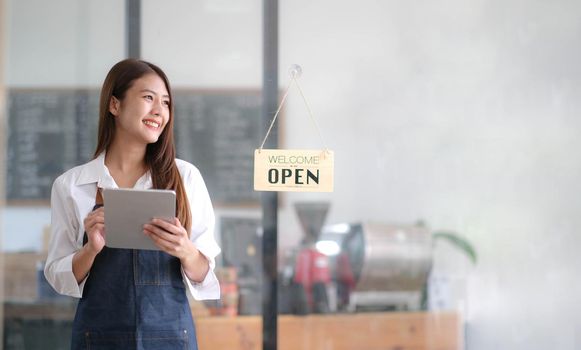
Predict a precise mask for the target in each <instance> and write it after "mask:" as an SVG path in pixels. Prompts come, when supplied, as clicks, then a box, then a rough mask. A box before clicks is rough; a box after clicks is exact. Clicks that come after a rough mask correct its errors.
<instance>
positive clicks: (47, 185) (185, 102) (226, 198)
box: [6, 89, 263, 205]
mask: <svg viewBox="0 0 581 350" xmlns="http://www.w3.org/2000/svg"><path fill="white" fill-rule="evenodd" d="M98 102H99V92H98V91H97V90H90V89H78V90H76V89H75V90H65V89H61V90H56V89H55V90H49V89H46V90H20V89H13V90H11V91H9V98H8V157H7V160H8V166H7V181H6V186H7V188H6V195H7V199H8V200H9V201H20V200H47V199H49V197H50V189H51V185H52V182H53V181H54V179H55V178H56V177H57V176H58V175H60V174H61V173H63V172H64V171H66V170H68V169H70V168H72V167H74V166H76V165H79V164H82V163H84V162H86V161H88V160H89V159H90V158H91V156H92V154H93V152H94V148H95V145H96V139H97V124H98ZM174 106H175V115H176V121H175V130H174V131H175V135H176V146H177V155H178V157H179V158H181V159H184V160H187V161H189V162H191V163H193V164H195V165H196V166H197V167H198V168H199V169H200V171H201V173H202V175H203V176H204V179H205V181H206V184H207V186H208V190H209V191H210V196H211V197H212V199H213V200H214V202H216V203H218V204H233V205H237V204H247V203H257V202H258V194H256V193H255V192H254V190H253V179H252V176H253V151H254V149H255V148H256V147H258V146H259V145H260V141H261V139H260V135H261V133H262V130H263V126H262V125H261V122H260V113H261V95H260V91H258V90H257V91H234V90H231V91H229V90H226V91H200V90H176V91H174Z"/></svg>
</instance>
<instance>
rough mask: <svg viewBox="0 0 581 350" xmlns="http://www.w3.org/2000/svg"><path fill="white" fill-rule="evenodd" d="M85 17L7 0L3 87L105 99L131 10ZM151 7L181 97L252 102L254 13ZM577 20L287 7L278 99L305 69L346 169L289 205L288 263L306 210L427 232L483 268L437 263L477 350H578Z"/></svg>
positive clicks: (489, 11) (103, 7)
mask: <svg viewBox="0 0 581 350" xmlns="http://www.w3.org/2000/svg"><path fill="white" fill-rule="evenodd" d="M82 4H83V3H77V2H75V1H72V0H69V1H65V0H59V1H51V2H50V4H49V3H46V2H42V1H32V0H28V1H8V7H9V11H10V14H11V16H10V18H11V25H10V36H9V41H8V49H9V51H8V74H7V81H8V83H9V85H10V86H45V85H46V86H69V85H90V86H99V85H100V83H101V81H102V79H103V76H104V74H105V72H106V71H107V69H108V68H109V67H110V65H111V64H112V62H115V61H116V60H117V59H118V58H120V57H121V56H122V55H123V49H122V47H123V41H122V36H121V34H120V32H121V30H122V27H123V24H122V22H123V16H124V12H123V9H122V8H121V6H119V5H118V2H116V1H113V0H110V1H106V2H103V1H99V2H89V4H84V5H82ZM143 4H144V5H143V6H144V16H143V18H142V23H143V54H144V55H143V56H144V57H145V58H147V59H149V60H152V61H154V62H156V63H159V64H160V65H161V66H162V67H164V68H166V70H167V71H168V74H169V76H170V78H171V79H172V81H173V82H174V85H176V86H194V87H222V88H230V87H251V88H255V87H260V84H261V79H262V78H261V66H260V65H261V60H262V56H261V51H260V50H261V34H260V33H261V2H260V1H257V0H253V1H242V2H238V1H236V2H235V1H227V0H219V1H218V0H213V1H210V0H207V1H201V0H200V1H185V0H183V1H173V2H164V3H163V5H161V3H160V2H157V1H153V0H145V1H144V2H143ZM579 13H581V3H579V2H575V1H568V0H555V1H550V2H549V1H524V0H510V1H499V0H492V1H480V0H470V1H461V0H446V1H438V2H433V1H373V0H362V1H359V2H356V3H355V2H346V1H344V2H338V1H330V0H321V1H306V0H293V1H281V2H280V85H281V88H284V87H285V86H286V84H287V82H288V75H287V68H288V66H289V65H290V64H292V63H299V64H301V65H302V67H303V70H304V74H303V77H302V78H301V80H300V83H301V86H302V88H303V90H304V92H305V94H306V96H307V98H308V100H309V103H310V105H311V108H312V110H313V112H314V114H315V117H316V118H317V120H318V122H319V125H320V127H321V129H322V133H323V136H324V139H325V144H326V145H327V146H328V147H330V148H331V149H333V150H334V151H335V153H336V160H335V162H336V165H335V176H336V178H335V181H336V184H335V186H336V190H335V192H334V193H332V194H284V195H282V197H281V199H282V201H281V203H282V206H281V210H280V223H279V235H280V238H279V240H280V243H281V247H283V248H284V247H289V246H292V245H294V244H296V242H298V241H299V239H300V237H301V233H300V228H299V226H298V222H297V220H296V216H295V214H294V212H293V209H292V203H293V202H294V201H298V200H319V199H321V200H329V201H331V203H332V206H331V210H330V213H329V216H328V219H327V223H338V222H351V221H360V220H364V221H380V222H396V223H406V224H407V223H413V222H415V221H416V220H418V219H423V220H425V221H426V222H427V223H428V224H429V226H430V227H432V228H433V229H448V230H455V231H458V232H460V233H462V234H463V235H465V236H466V237H468V238H469V239H470V240H471V241H472V242H473V243H474V245H475V246H476V249H477V251H478V254H479V261H478V264H477V265H476V266H471V265H470V263H469V262H468V261H467V259H465V258H464V256H462V255H461V254H459V253H458V252H457V251H455V250H454V249H452V248H451V247H450V246H447V245H445V244H438V245H437V247H436V251H435V267H434V271H435V273H438V274H439V275H440V276H447V277H448V279H449V280H450V281H451V282H450V283H451V286H450V288H451V290H452V291H453V293H452V294H453V295H454V298H453V301H452V305H453V307H455V308H457V309H459V310H460V311H461V312H463V314H464V317H465V318H466V322H467V333H466V336H467V344H466V347H467V348H468V349H471V350H490V349H523V350H524V349H526V350H529V349H548V348H552V349H571V350H572V349H578V348H579V347H581V339H580V338H579V336H578V335H577V334H576V333H575V332H576V330H578V329H579V328H580V327H581V316H580V315H581V307H580V306H579V303H578V302H576V297H577V296H578V295H580V293H581V286H580V283H579V282H577V280H576V273H575V268H576V267H577V266H580V264H581V258H580V257H579V254H577V247H578V246H579V245H580V244H581V238H580V237H581V236H580V235H579V227H580V224H581V219H580V217H579V216H577V215H575V214H576V211H577V210H578V208H579V207H580V206H581V196H580V193H581V192H580V185H579V182H578V178H579V177H580V175H581V162H580V161H579V160H578V159H577V157H576V156H575V151H576V150H577V149H579V148H581V141H580V138H579V137H578V136H579V132H578V130H579V129H580V127H581V119H579V118H578V115H579V113H580V112H581V98H580V97H581V88H580V86H581V85H580V84H579V82H580V81H581V68H580V67H581V65H579V62H581V60H580V58H581V48H580V46H579V45H578V43H579V41H580V39H581V20H580V19H581V18H580V16H579ZM47 14H51V15H50V16H47ZM62 18H70V20H69V21H65V23H62V22H61V23H58V25H57V23H54V21H57V20H59V21H62ZM43 59H44V60H43ZM283 118H284V119H282V123H283V125H284V129H283V130H284V132H283V139H284V141H283V145H284V146H285V147H288V148H295V147H297V148H311V147H322V146H323V143H322V142H321V141H320V140H319V139H318V136H317V134H316V132H315V130H314V128H313V127H312V126H311V124H310V120H309V118H308V114H307V111H306V108H305V107H304V105H303V102H302V101H301V100H300V97H299V94H298V93H297V92H296V91H294V93H293V92H291V95H290V97H289V101H288V105H287V108H286V112H285V115H284V117H283ZM9 220H10V219H9V218H5V222H6V221H9Z"/></svg>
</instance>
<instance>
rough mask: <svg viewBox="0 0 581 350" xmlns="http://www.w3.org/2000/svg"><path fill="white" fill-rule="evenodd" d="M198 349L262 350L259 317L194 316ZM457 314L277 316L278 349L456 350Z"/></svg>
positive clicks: (458, 335)
mask: <svg viewBox="0 0 581 350" xmlns="http://www.w3.org/2000/svg"><path fill="white" fill-rule="evenodd" d="M196 328H197V335H198V344H199V349H200V350H222V349H224V350H237V349H238V350H260V349H261V348H262V320H261V318H260V316H238V317H201V318H197V319H196ZM462 334H463V332H462V322H461V318H460V317H459V315H458V314H457V313H452V312H445V313H444V312H440V313H424V312H384V313H359V314H337V315H309V316H288V315H283V316H279V319H278V350H459V349H462V348H463V339H462Z"/></svg>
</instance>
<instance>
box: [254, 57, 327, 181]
mask: <svg viewBox="0 0 581 350" xmlns="http://www.w3.org/2000/svg"><path fill="white" fill-rule="evenodd" d="M289 73H290V76H291V81H290V83H289V85H288V87H287V88H286V92H285V93H284V96H283V97H282V101H281V102H280V105H279V106H278V109H277V111H276V113H275V114H274V117H273V118H272V121H271V123H270V127H269V128H268V131H267V132H266V135H265V136H264V140H262V144H261V145H260V148H259V149H257V150H256V151H254V190H255V191H287V192H333V166H334V164H333V151H330V150H329V149H327V148H325V149H323V150H290V149H263V148H262V147H264V143H265V142H266V139H267V138H268V135H269V134H270V131H271V130H272V126H273V125H274V122H275V121H276V117H277V116H278V114H279V113H280V109H281V108H282V106H283V105H284V102H285V101H286V98H287V96H288V93H289V90H290V87H291V86H292V84H295V85H296V87H297V89H298V90H299V92H300V93H301V96H302V97H303V102H305V106H306V107H307V110H308V111H309V116H310V117H311V120H312V121H313V124H314V125H315V128H316V129H317V132H318V133H319V137H320V138H321V141H323V137H322V136H321V131H320V130H319V126H318V125H317V122H316V121H315V117H313V112H312V111H311V108H310V107H309V104H308V103H307V99H306V98H305V95H304V94H303V91H302V90H301V87H300V85H299V83H298V81H297V78H298V77H300V76H301V74H302V68H301V67H300V66H299V65H296V64H295V65H292V66H291V67H290V69H289Z"/></svg>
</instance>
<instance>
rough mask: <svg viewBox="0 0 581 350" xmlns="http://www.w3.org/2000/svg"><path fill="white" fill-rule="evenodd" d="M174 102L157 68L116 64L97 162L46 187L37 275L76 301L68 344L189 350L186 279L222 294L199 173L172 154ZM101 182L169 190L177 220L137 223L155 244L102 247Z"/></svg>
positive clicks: (202, 293) (202, 292)
mask: <svg viewBox="0 0 581 350" xmlns="http://www.w3.org/2000/svg"><path fill="white" fill-rule="evenodd" d="M172 103H173V100H172V96H171V89H170V85H169V81H168V79H167V77H166V75H165V74H164V73H163V71H162V70H161V69H160V68H159V67H157V66H155V65H153V64H151V63H148V62H145V61H140V60H134V59H127V60H123V61H121V62H119V63H117V64H116V65H115V66H113V68H111V70H110V71H109V74H108V75H107V77H106V78H105V82H104V83H103V88H102V90H101V99H100V106H99V109H100V110H99V135H98V144H97V149H96V151H95V155H94V159H93V160H92V161H90V162H88V163H86V164H84V165H81V166H78V167H75V168H73V169H71V170H69V171H67V172H65V173H64V174H63V175H61V176H59V177H58V178H57V179H56V180H55V182H54V184H53V188H52V195H51V212H52V225H51V227H52V238H51V242H50V246H49V252H48V258H47V262H46V266H45V269H44V273H45V276H46V278H47V280H48V281H49V283H50V284H51V285H52V286H53V288H54V289H55V290H56V291H57V292H59V293H61V294H65V295H70V296H73V297H77V298H81V299H80V301H79V305H78V307H77V313H76V316H75V320H74V323H73V334H72V344H71V347H72V349H196V348H197V342H196V335H195V330H194V324H193V320H192V316H191V312H190V309H189V305H188V301H187V297H186V294H185V289H186V286H187V288H188V289H189V290H190V292H191V293H192V295H193V297H194V298H196V299H217V298H219V296H220V289H219V285H218V281H217V279H216V275H215V274H214V272H213V268H214V265H215V260H214V258H215V257H216V255H217V254H218V253H219V252H220V248H219V247H218V245H217V244H216V242H215V240H214V236H213V234H214V232H213V231H214V212H213V209H212V205H211V202H210V198H209V196H208V192H207V190H206V186H205V184H204V181H203V179H202V177H201V175H200V173H199V171H198V170H197V169H196V168H195V167H194V166H193V165H192V164H190V163H187V162H185V161H182V160H179V159H175V145H174V136H173V122H174V116H173V108H172ZM101 188H136V189H149V188H156V189H171V190H174V191H175V192H176V196H177V203H176V204H177V206H176V217H175V219H174V221H173V222H167V221H163V220H158V219H153V220H152V221H151V222H150V223H148V224H146V225H145V226H144V230H143V232H144V234H145V235H147V236H148V237H150V238H151V239H152V240H153V242H154V243H155V245H156V246H157V247H158V248H159V251H150V250H129V249H114V248H108V247H106V246H105V245H106V240H107V235H106V227H105V216H104V210H103V207H102V206H103V204H102V201H103V200H102V196H101V191H100V189H101ZM105 205H106V203H105Z"/></svg>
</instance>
